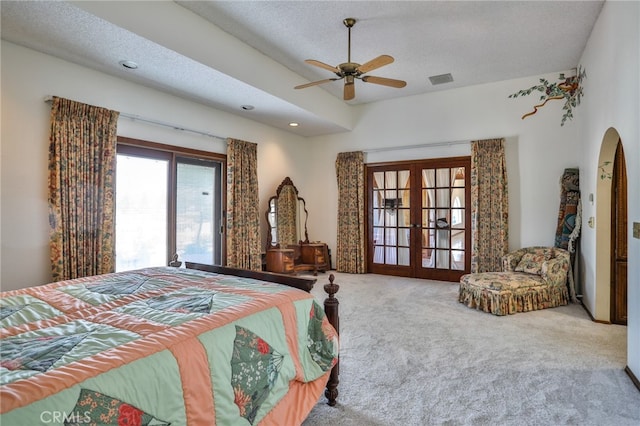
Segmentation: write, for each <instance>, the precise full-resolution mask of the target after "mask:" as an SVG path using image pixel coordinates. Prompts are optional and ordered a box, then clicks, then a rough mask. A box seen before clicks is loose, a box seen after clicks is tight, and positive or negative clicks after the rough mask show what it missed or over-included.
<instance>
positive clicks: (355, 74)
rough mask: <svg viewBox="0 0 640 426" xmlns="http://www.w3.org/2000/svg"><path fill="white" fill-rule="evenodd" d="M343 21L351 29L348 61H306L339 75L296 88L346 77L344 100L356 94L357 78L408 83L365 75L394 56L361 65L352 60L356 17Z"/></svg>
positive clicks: (397, 84) (398, 84) (400, 84)
mask: <svg viewBox="0 0 640 426" xmlns="http://www.w3.org/2000/svg"><path fill="white" fill-rule="evenodd" d="M342 23H343V24H344V25H345V27H347V28H348V29H349V50H348V56H347V62H345V63H343V64H340V65H338V66H336V67H334V66H331V65H328V64H325V63H324V62H320V61H316V60H315V59H307V60H305V62H306V63H308V64H310V65H315V66H316V67H320V68H324V69H326V70H329V71H331V72H333V73H335V74H336V75H337V77H333V78H327V79H324V80H319V81H314V82H311V83H307V84H301V85H299V86H296V87H295V89H304V88H306V87H311V86H316V85H318V84H323V83H328V82H330V81H337V80H342V79H344V100H345V101H349V100H351V99H353V98H354V97H355V96H356V90H355V85H354V82H355V79H356V78H357V79H359V80H362V81H364V82H365V83H373V84H381V85H383V86H389V87H396V88H401V87H404V86H406V85H407V83H406V82H405V81H402V80H394V79H392V78H384V77H375V76H373V75H364V74H366V73H368V72H369V71H373V70H375V69H378V68H380V67H382V66H384V65H389V64H390V63H392V62H393V58H392V57H391V56H389V55H380V56H378V57H377V58H374V59H372V60H370V61H369V62H365V63H364V64H362V65H360V64H358V63H355V62H351V28H352V27H353V26H354V25H355V23H356V20H355V18H346V19H344V20H343V21H342Z"/></svg>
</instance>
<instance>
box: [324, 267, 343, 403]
mask: <svg viewBox="0 0 640 426" xmlns="http://www.w3.org/2000/svg"><path fill="white" fill-rule="evenodd" d="M334 279H335V277H334V276H333V274H331V275H329V284H325V285H324V291H325V292H327V294H328V295H329V297H327V298H326V299H325V300H324V311H325V314H327V319H328V320H329V323H330V324H331V325H332V326H333V328H335V329H336V332H338V336H339V335H340V316H339V315H338V304H339V303H338V299H336V298H335V297H334V295H335V294H336V293H337V292H338V290H339V289H340V286H339V285H338V284H334V282H333V280H334ZM339 374H340V356H339V355H338V362H336V365H334V366H333V368H332V369H331V375H330V376H329V381H328V382H327V389H326V390H325V392H324V396H326V397H327V399H328V400H329V401H328V402H327V403H328V404H329V405H330V406H332V407H333V406H334V405H336V399H337V398H338V383H339V382H340V381H339V380H338V375H339Z"/></svg>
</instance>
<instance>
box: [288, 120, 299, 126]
mask: <svg viewBox="0 0 640 426" xmlns="http://www.w3.org/2000/svg"><path fill="white" fill-rule="evenodd" d="M299 125H300V124H299V123H296V122H295V121H292V122H291V123H289V126H290V127H298V126H299Z"/></svg>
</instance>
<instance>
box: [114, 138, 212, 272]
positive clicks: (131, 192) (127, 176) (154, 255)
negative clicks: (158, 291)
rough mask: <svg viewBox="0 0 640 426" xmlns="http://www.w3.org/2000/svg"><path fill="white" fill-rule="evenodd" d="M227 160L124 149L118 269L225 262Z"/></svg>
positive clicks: (118, 194) (118, 210) (118, 185)
mask: <svg viewBox="0 0 640 426" xmlns="http://www.w3.org/2000/svg"><path fill="white" fill-rule="evenodd" d="M223 167H224V162H223V161H219V160H216V159H212V158H205V157H204V156H202V155H195V153H192V154H190V155H182V154H180V153H177V152H172V151H168V150H166V149H149V148H147V147H140V146H131V145H124V144H123V145H118V155H117V166H116V271H124V270H131V269H137V268H143V267H148V266H162V265H167V264H168V262H169V260H170V259H171V257H172V256H173V255H174V254H178V256H179V259H180V260H182V261H189V262H198V263H207V264H216V265H220V264H222V261H223V259H224V253H223V250H224V244H223V242H224V239H223V235H224V227H223V223H222V220H223V210H224V208H223V207H224V204H223V191H224V182H223V179H222V174H223Z"/></svg>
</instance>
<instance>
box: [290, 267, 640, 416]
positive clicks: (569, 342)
mask: <svg viewBox="0 0 640 426" xmlns="http://www.w3.org/2000/svg"><path fill="white" fill-rule="evenodd" d="M335 275H336V283H338V284H340V286H341V287H340V291H339V293H338V296H339V297H338V298H339V300H340V321H341V322H340V326H341V330H340V332H341V361H340V385H339V388H338V389H339V392H340V395H339V397H338V404H337V406H335V407H329V406H328V405H326V400H325V399H324V398H322V399H321V401H319V403H318V404H317V405H316V407H315V408H314V409H313V410H312V412H311V414H310V415H309V418H308V419H307V420H306V421H305V422H304V423H303V425H304V426H315V425H357V426H364V425H385V426H386V425H518V426H522V425H545V426H546V425H594V426H608V425H611V426H614V425H615V426H623V425H634V426H638V425H640V391H638V389H637V388H636V387H635V386H634V385H633V383H632V382H631V380H630V379H629V377H628V376H627V375H626V373H625V372H624V371H623V369H624V367H625V365H626V333H627V329H626V327H623V326H617V325H604V324H598V323H594V322H593V321H591V320H590V318H589V317H588V315H587V313H586V312H585V311H584V309H583V307H582V306H580V305H575V304H574V305H569V306H563V307H559V308H553V309H546V310H542V311H534V312H527V313H520V314H516V315H510V316H506V317H497V316H494V315H491V314H487V313H484V312H480V311H477V310H473V309H469V308H467V307H466V306H464V305H462V304H460V303H458V302H457V291H458V286H457V284H455V283H444V282H437V281H427V280H418V279H408V278H396V277H386V276H380V275H351V274H339V273H335ZM326 282H327V275H325V274H319V275H318V283H317V284H316V288H314V290H313V293H314V294H315V295H316V296H317V297H318V299H320V300H324V297H325V296H324V293H323V290H322V285H323V284H324V283H326Z"/></svg>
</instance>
